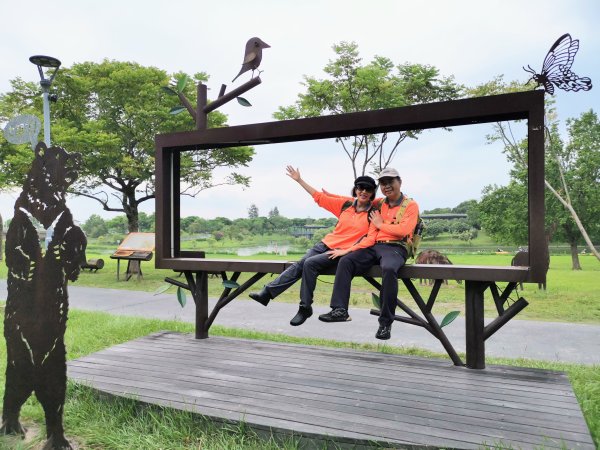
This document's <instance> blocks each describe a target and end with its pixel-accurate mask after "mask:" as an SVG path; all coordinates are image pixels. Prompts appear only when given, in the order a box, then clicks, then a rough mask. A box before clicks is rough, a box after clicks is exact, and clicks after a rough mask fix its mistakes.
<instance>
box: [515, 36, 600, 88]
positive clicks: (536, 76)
mask: <svg viewBox="0 0 600 450" xmlns="http://www.w3.org/2000/svg"><path fill="white" fill-rule="evenodd" d="M578 50H579V39H572V38H571V35H570V34H569V33H566V34H563V35H562V36H561V37H559V38H558V39H557V40H556V42H555V43H554V45H552V47H550V50H549V51H548V53H547V54H546V57H545V58H544V63H543V64H542V72H541V73H536V71H535V70H533V69H532V68H531V66H527V69H526V68H525V67H523V70H525V71H526V72H529V73H531V74H533V76H532V77H531V78H530V79H532V80H533V81H535V82H536V83H537V85H538V86H544V90H545V91H546V92H547V93H548V94H550V95H552V94H554V86H556V87H557V88H559V89H563V90H565V91H589V90H590V89H591V88H592V80H590V79H589V78H588V77H579V76H577V75H576V74H575V73H574V72H572V71H571V66H572V65H573V61H575V55H576V54H577V51H578ZM553 85H554V86H553Z"/></svg>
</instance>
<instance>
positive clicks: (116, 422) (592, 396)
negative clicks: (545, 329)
mask: <svg viewBox="0 0 600 450" xmlns="http://www.w3.org/2000/svg"><path fill="white" fill-rule="evenodd" d="M159 330H173V331H182V332H192V331H193V325H191V324H185V323H180V322H171V321H159V320H149V319H136V318H126V317H119V316H111V315H109V314H105V313H91V312H84V311H77V310H73V311H71V314H70V318H69V326H68V328H67V333H66V342H67V349H68V357H69V359H74V358H78V357H80V356H83V355H87V354H89V353H93V352H95V351H98V350H101V349H103V348H106V347H109V346H111V345H116V344H118V343H121V342H125V341H128V340H131V339H135V338H137V337H140V336H144V335H147V334H149V333H152V332H156V331H159ZM211 332H212V334H214V335H221V336H232V337H242V338H249V339H263V340H272V341H278V342H294V343H302V344H309V345H324V346H333V347H348V348H354V349H358V350H369V351H386V352H389V353H399V354H417V355H419V356H425V357H436V356H439V355H434V354H432V353H430V352H425V351H419V350H406V349H397V348H392V347H389V346H379V345H373V344H364V345H363V344H361V345H359V344H350V343H339V342H333V341H325V340H322V339H300V338H293V337H289V336H283V335H275V334H266V333H257V332H247V331H245V330H235V329H227V328H223V327H219V326H214V327H213V328H211ZM488 362H489V364H505V365H513V366H521V367H537V368H543V369H549V370H561V371H565V372H567V373H568V375H569V378H570V380H571V383H572V385H573V389H574V391H575V394H576V396H577V399H578V401H579V404H580V405H581V408H582V411H583V414H584V417H585V419H586V421H587V423H588V426H589V428H590V430H591V433H592V436H593V438H594V442H595V443H596V445H598V444H600V366H583V365H577V364H559V363H548V362H537V361H532V360H509V359H499V358H488ZM5 369H6V346H5V342H4V340H1V344H0V372H1V373H4V372H5ZM3 390H4V383H1V384H0V391H1V393H2V395H3V394H4V391H3ZM22 420H23V422H24V424H25V425H26V426H27V427H29V428H30V429H31V430H37V434H36V433H32V434H33V436H32V437H31V438H30V439H29V440H28V442H25V443H24V442H23V441H21V440H15V439H14V438H11V437H0V448H20V449H33V448H35V446H39V443H40V442H41V441H43V436H44V432H43V422H44V416H43V412H42V409H41V407H40V405H39V404H38V402H37V401H36V400H35V399H34V398H30V399H29V400H28V401H27V403H26V404H25V406H24V408H23V411H22ZM65 428H66V430H67V434H68V436H69V438H70V439H73V440H74V441H75V442H76V443H77V445H78V446H79V448H80V449H100V448H102V449H134V448H135V449H138V448H139V449H141V448H143V449H149V450H150V449H165V448H169V449H200V448H201V449H215V450H217V449H218V450H227V449H242V448H243V449H246V448H257V449H258V448H260V449H273V450H274V449H279V448H284V449H296V448H298V446H297V443H295V442H291V441H290V442H286V443H283V444H282V443H281V442H275V441H274V440H273V439H269V438H268V437H267V438H265V437H264V436H262V437H258V436H257V435H256V434H254V432H253V431H252V430H250V429H248V427H246V426H244V424H241V425H239V426H219V425H217V424H216V423H213V422H211V421H210V420H208V419H204V418H202V417H199V416H194V415H192V414H190V413H186V412H180V411H176V410H171V409H166V408H159V407H147V408H140V407H139V406H138V405H136V403H135V402H133V401H130V400H124V399H116V400H115V399H110V400H109V399H106V398H103V397H101V396H99V395H97V394H96V393H95V392H94V391H92V390H91V389H88V388H85V387H82V386H77V385H75V384H69V389H68V393H67V403H66V405H65Z"/></svg>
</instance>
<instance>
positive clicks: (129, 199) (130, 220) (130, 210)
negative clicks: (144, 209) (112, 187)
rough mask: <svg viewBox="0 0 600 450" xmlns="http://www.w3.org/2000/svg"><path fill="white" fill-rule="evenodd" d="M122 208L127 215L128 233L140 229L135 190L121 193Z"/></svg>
mask: <svg viewBox="0 0 600 450" xmlns="http://www.w3.org/2000/svg"><path fill="white" fill-rule="evenodd" d="M123 209H124V210H125V216H126V217H127V228H128V229H129V232H130V233H136V232H138V231H139V230H140V219H139V211H138V203H137V201H136V198H135V190H132V191H131V192H127V193H124V194H123Z"/></svg>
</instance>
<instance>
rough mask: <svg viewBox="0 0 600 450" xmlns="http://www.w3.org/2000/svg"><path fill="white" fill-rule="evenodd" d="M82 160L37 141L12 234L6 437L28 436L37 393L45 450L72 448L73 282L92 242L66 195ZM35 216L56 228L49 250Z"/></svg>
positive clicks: (8, 250) (7, 312)
mask: <svg viewBox="0 0 600 450" xmlns="http://www.w3.org/2000/svg"><path fill="white" fill-rule="evenodd" d="M78 162H79V155H78V154H73V155H70V154H68V153H67V152H66V151H65V150H63V149H62V148H60V147H50V148H47V147H46V145H44V144H43V143H39V144H38V145H37V147H36V149H35V158H34V161H33V163H32V165H31V169H30V170H29V173H28V174H27V178H26V180H25V183H24V185H23V191H22V192H21V194H20V196H19V198H18V199H17V201H16V202H15V211H14V216H13V219H12V221H11V223H10V226H9V227H8V231H7V234H6V266H7V268H8V276H7V285H8V296H7V299H6V308H5V317H4V337H5V338H6V347H7V359H8V361H7V366H6V386H5V392H4V405H3V410H2V427H1V428H0V432H1V433H5V434H24V433H25V429H24V428H23V427H22V425H21V423H20V422H19V413H20V410H21V406H22V405H23V403H25V401H26V400H27V399H28V398H29V396H30V395H31V394H32V393H34V392H35V395H36V397H37V399H38V400H39V402H40V403H41V405H42V407H43V408H44V414H45V418H46V435H47V441H46V443H45V445H44V449H70V448H71V445H70V444H69V441H68V440H67V439H66V438H65V435H64V428H63V407H64V402H65V392H66V383H67V365H66V349H65V342H64V334H65V330H66V326H67V313H68V295H67V284H68V282H69V281H75V280H76V279H77V277H78V275H79V271H80V265H81V263H82V262H84V261H85V248H86V238H85V235H84V234H83V232H82V231H81V229H80V228H79V227H77V226H75V225H74V224H73V217H72V216H71V212H70V211H69V209H68V208H67V205H66V202H65V196H66V192H67V188H68V187H69V186H70V185H71V184H72V183H73V182H74V181H75V179H76V178H77V172H76V170H75V169H76V166H77V165H78ZM32 219H36V220H37V221H39V222H40V223H41V224H42V225H43V226H44V228H46V229H48V228H49V227H50V226H53V228H54V234H53V236H52V239H51V241H50V242H49V244H48V248H47V249H46V251H45V252H44V251H43V250H42V247H41V246H40V240H39V238H38V234H37V231H36V228H35V226H34V224H33V222H32Z"/></svg>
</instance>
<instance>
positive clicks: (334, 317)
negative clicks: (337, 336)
mask: <svg viewBox="0 0 600 450" xmlns="http://www.w3.org/2000/svg"><path fill="white" fill-rule="evenodd" d="M319 320H320V321H322V322H348V321H350V320H352V319H351V318H350V316H349V315H348V310H347V309H344V308H333V309H332V310H331V311H329V312H328V313H327V314H321V315H320V316H319Z"/></svg>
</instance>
